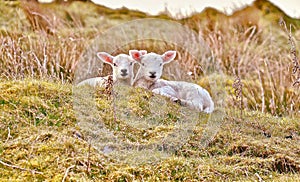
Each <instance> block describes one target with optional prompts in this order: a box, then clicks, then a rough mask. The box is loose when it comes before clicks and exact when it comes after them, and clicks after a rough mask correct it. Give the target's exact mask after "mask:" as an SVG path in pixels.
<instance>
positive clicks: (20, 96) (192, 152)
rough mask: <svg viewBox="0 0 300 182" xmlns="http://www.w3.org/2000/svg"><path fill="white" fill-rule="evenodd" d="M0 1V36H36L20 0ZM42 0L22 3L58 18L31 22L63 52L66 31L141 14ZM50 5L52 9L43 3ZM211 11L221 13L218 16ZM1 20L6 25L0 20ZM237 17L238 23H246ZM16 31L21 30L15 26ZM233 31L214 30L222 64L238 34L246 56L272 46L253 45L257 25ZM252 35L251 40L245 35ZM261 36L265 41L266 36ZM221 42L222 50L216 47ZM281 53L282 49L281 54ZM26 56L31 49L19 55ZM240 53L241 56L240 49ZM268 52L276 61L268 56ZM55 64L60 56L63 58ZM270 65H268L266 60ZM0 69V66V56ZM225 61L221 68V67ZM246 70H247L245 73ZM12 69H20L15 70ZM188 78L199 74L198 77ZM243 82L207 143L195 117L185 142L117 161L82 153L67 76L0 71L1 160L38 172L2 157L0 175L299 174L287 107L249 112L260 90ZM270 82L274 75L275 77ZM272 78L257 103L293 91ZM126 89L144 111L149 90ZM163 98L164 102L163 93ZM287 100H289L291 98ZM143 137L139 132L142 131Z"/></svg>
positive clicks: (185, 177)
mask: <svg viewBox="0 0 300 182" xmlns="http://www.w3.org/2000/svg"><path fill="white" fill-rule="evenodd" d="M259 2H261V1H258V2H257V6H256V7H255V8H254V9H255V12H257V11H259V10H258V8H257V7H258V4H259ZM0 3H3V4H1V6H0V7H1V8H3V11H1V12H5V13H6V15H5V16H0V18H1V23H2V30H3V27H4V29H5V30H7V31H5V32H2V35H5V34H6V33H7V32H8V33H9V34H10V36H11V37H13V38H14V36H15V37H16V39H15V40H18V38H19V34H20V35H21V36H22V35H23V36H24V35H25V37H24V39H25V40H26V38H27V37H26V36H27V35H30V37H29V36H28V42H29V43H30V41H32V39H30V38H31V37H32V36H33V37H35V36H37V39H38V38H39V36H41V35H40V33H39V32H38V31H36V32H33V31H32V28H31V27H32V24H30V22H29V21H28V18H26V15H25V14H24V13H23V11H21V10H18V9H17V8H16V7H18V6H19V5H20V3H19V2H3V1H1V2H0ZM2 5H4V6H2ZM46 6H47V7H48V8H50V10H49V9H48V10H45V9H41V8H38V7H35V6H32V5H30V6H29V7H30V8H33V9H34V10H35V11H38V12H40V13H45V14H44V16H46V15H48V17H46V18H49V19H50V20H51V15H52V14H51V13H53V12H56V13H57V16H59V17H61V19H59V18H58V19H57V20H56V21H54V20H53V21H52V24H51V25H49V24H47V23H45V22H44V21H43V18H42V20H40V21H41V23H40V24H39V25H40V26H41V27H40V28H37V29H43V30H44V31H48V33H49V34H50V35H48V36H50V38H48V37H46V38H45V37H42V38H43V39H42V41H41V42H43V40H45V41H49V40H50V41H49V42H50V45H51V43H52V41H53V42H58V41H60V42H61V43H62V44H64V48H65V49H68V51H69V52H71V51H74V52H72V55H75V53H76V54H77V53H78V52H80V51H81V49H79V48H78V47H84V44H83V43H82V42H80V41H78V42H75V43H69V40H70V39H69V37H68V36H71V37H72V38H75V39H76V38H78V40H79V38H82V37H84V38H85V39H84V41H85V40H89V39H91V38H93V37H94V36H95V34H97V33H98V29H101V30H102V29H106V28H107V27H111V26H113V25H115V24H119V23H120V22H124V21H127V20H131V19H133V18H143V17H145V16H146V15H145V14H143V13H140V12H133V11H129V10H126V9H122V10H117V11H113V10H109V9H107V8H105V7H100V6H99V7H97V8H96V7H95V6H94V5H92V4H88V3H81V2H78V3H74V4H71V5H70V6H66V7H60V6H56V5H53V4H51V5H46ZM4 7H9V8H4ZM51 8H53V11H52V10H51ZM78 8H81V9H89V11H79V12H80V13H78V11H76V9H78ZM15 12H18V13H17V15H18V16H17V21H12V20H11V18H10V17H12V16H14V15H15V14H16V13H15ZM46 12H47V13H48V14H47V13H46ZM210 13H212V15H210ZM99 14H100V15H103V17H104V18H99ZM215 14H217V12H215V11H213V10H210V9H208V10H207V12H206V15H203V16H204V17H210V18H211V19H212V20H214V18H212V16H215ZM268 16H269V15H268ZM86 17H89V18H86ZM160 18H166V16H165V15H162V16H160ZM193 18H194V19H193ZM193 18H191V20H192V23H193V22H194V23H195V22H196V21H198V20H197V18H199V17H197V16H194V17H193ZM200 18H201V16H200ZM221 18H226V17H224V16H221ZM255 18H257V17H255ZM29 20H30V18H29ZM255 20H256V19H255ZM9 21H10V23H9V24H7V23H4V22H9ZM218 21H221V20H218ZM43 22H44V23H43ZM212 22H213V21H212ZM212 22H209V24H210V25H211V27H209V29H211V30H212V31H213V30H214V29H215V28H216V27H217V26H222V25H220V24H219V25H215V24H213V25H212ZM245 24H247V22H246V23H245ZM195 25H196V27H197V26H199V25H197V24H195ZM14 27H19V30H17V31H15V30H14V29H15V28H14ZM192 27H193V24H192ZM20 30H23V31H24V32H23V34H22V33H21V31H20ZM54 30H55V31H54ZM216 32H217V31H216ZM228 32H229V34H230V35H229V36H228V37H230V36H231V35H233V33H232V32H230V31H228ZM231 33H232V34H231ZM241 34H243V33H241ZM42 35H43V34H42ZM214 35H215V34H210V35H209V36H211V37H210V38H211V39H213V38H214V37H213V36H214ZM217 35H218V36H220V37H222V35H220V34H219V32H217ZM234 35H235V36H236V37H237V41H236V42H235V41H232V40H231V39H226V38H227V37H226V36H225V35H224V37H222V38H224V40H223V41H224V42H223V45H222V46H223V47H221V48H220V47H216V48H215V49H214V48H212V49H213V50H214V51H216V55H217V56H220V58H222V60H225V61H224V62H225V63H224V64H226V61H228V62H229V63H228V64H231V61H233V60H234V59H231V57H230V56H231V55H234V56H237V57H238V56H240V55H239V52H238V51H239V50H238V48H239V47H242V46H243V44H241V42H243V41H247V42H248V41H249V42H248V44H249V46H248V47H246V48H247V49H245V50H246V51H244V52H243V53H244V54H246V55H247V56H248V57H249V59H251V60H252V59H253V60H254V59H257V60H259V57H257V56H256V55H255V54H252V53H253V52H254V53H256V54H258V53H259V54H262V56H265V57H268V56H270V55H271V54H272V53H273V52H272V51H273V49H272V48H270V47H271V46H265V45H263V46H257V44H256V43H257V42H256V41H258V42H259V41H260V39H258V38H257V37H259V36H262V35H264V34H258V36H257V37H255V36H254V38H253V39H254V40H253V42H251V41H252V40H248V39H243V38H244V37H241V39H239V38H238V36H239V34H234ZM51 36H52V37H51ZM4 37H5V36H4ZM5 38H7V37H5ZM256 38H257V39H258V40H255V39H256ZM276 38H277V37H276ZM281 38H282V37H281ZM211 39H209V40H211ZM266 39H268V38H266ZM270 39H272V40H273V38H272V37H271V38H270ZM84 41H83V42H84ZM280 41H282V40H277V42H279V43H278V44H277V43H276V42H275V43H274V44H275V45H273V46H274V47H275V46H276V45H281V44H280ZM282 42H283V41H282ZM31 43H32V42H31ZM34 43H35V42H34ZM38 44H39V43H36V44H35V45H34V46H36V47H37V48H39V47H38V46H37V45H38ZM227 44H228V45H227ZM74 45H76V49H75V50H73V49H69V48H72V47H74ZM79 45H80V46H79ZM211 46H212V47H214V46H217V45H215V42H212V43H211ZM226 46H228V48H230V49H225V48H226ZM251 46H253V47H255V46H257V47H258V48H252V47H251ZM264 46H265V47H264ZM54 47H55V46H54ZM58 47H59V46H56V47H55V48H54V49H53V50H51V51H53V52H54V53H55V52H57V51H58V52H59V51H61V49H59V48H58ZM2 48H3V47H2ZM157 49H159V48H157ZM222 49H224V50H223V51H224V53H222V55H218V53H217V51H220V50H222ZM260 50H261V52H260ZM39 51H40V52H42V51H43V49H40V50H39ZM154 51H155V50H154ZM227 51H228V52H227ZM230 51H232V52H230ZM287 52H288V51H287ZM287 52H284V54H286V53H287ZM226 53H228V56H226ZM78 54H79V53H78ZM223 54H224V55H223ZM235 54H236V55H235ZM38 56H39V55H38ZM41 56H42V55H41ZM49 57H50V56H49ZM248 57H247V58H248ZM8 58H9V56H8ZM60 58H61V59H62V60H68V59H70V57H68V56H66V55H65V54H64V52H62V53H61V57H60ZM28 59H32V58H30V57H29V58H28ZM272 59H275V58H274V57H273V56H270V61H272ZM279 59H280V60H284V58H283V57H279ZM70 60H76V56H75V57H72V59H70ZM245 60H247V59H246V58H245ZM275 60H277V57H276V59H275ZM271 63H272V62H271ZM65 64H66V65H68V63H65ZM249 64H251V62H249V63H248V65H249ZM273 64H276V62H274V63H273ZM13 65H14V64H13ZM33 66H35V65H33ZM225 67H226V65H225ZM1 68H3V65H2V67H1ZM20 69H21V68H20ZM230 69H231V67H230V68H229V69H228V70H230ZM243 69H245V70H246V71H244V72H245V75H243V76H244V78H247V77H248V76H249V75H251V73H252V72H251V70H250V68H249V67H247V65H245V68H242V69H241V70H242V72H243ZM262 69H263V70H264V71H262V73H261V74H262V75H264V74H265V75H267V74H268V73H269V72H267V71H266V70H265V68H264V67H263V66H262ZM21 70H22V69H21ZM228 70H227V71H228ZM60 71H61V70H60ZM247 71H249V72H250V73H249V74H247ZM12 72H13V69H12ZM4 73H5V70H1V75H2V76H3V75H6V74H9V73H5V74H4ZM280 73H281V72H280ZM226 74H229V75H231V74H230V72H229V71H228V72H226ZM272 74H273V73H272ZM281 74H282V73H281ZM22 76H23V77H24V75H22ZM275 76H276V75H275ZM25 77H26V76H25ZM231 77H232V75H231ZM229 78H230V77H228V80H227V82H226V90H230V91H232V90H233V89H232V88H231V85H232V83H233V80H232V79H229ZM251 78H252V77H251ZM196 81H197V82H199V83H205V80H204V81H203V80H196ZM283 81H286V80H280V82H283ZM288 81H290V80H288ZM288 81H287V82H288ZM243 82H244V84H245V88H244V90H243V93H244V94H245V97H246V99H248V102H249V103H250V104H249V105H250V106H249V108H248V109H249V110H245V111H244V115H243V116H242V117H241V116H239V114H234V113H239V111H235V109H234V107H228V109H227V110H226V112H227V113H228V116H227V117H226V118H225V119H224V122H223V123H222V125H221V129H220V131H219V133H218V134H217V135H216V137H215V138H214V140H213V141H212V142H211V143H210V145H209V146H208V147H206V148H204V149H201V148H199V145H200V144H199V143H200V138H201V136H202V128H201V126H198V127H197V128H196V129H195V131H194V134H193V135H192V136H191V138H190V139H189V141H188V142H187V144H186V145H184V146H182V147H181V148H180V149H178V150H177V151H176V155H174V156H172V157H170V158H168V159H167V160H163V161H161V162H159V163H157V164H145V165H142V166H138V167H134V166H128V165H126V164H120V163H119V162H117V161H115V160H114V159H110V158H107V157H105V156H104V155H102V154H101V153H99V152H97V151H96V150H95V149H93V148H92V149H91V151H90V154H89V152H88V151H89V146H88V143H87V142H86V140H83V139H81V138H80V137H78V136H79V134H78V133H80V131H81V130H80V128H79V127H78V126H76V117H75V114H74V110H73V98H72V85H70V84H67V83H66V84H60V83H59V82H55V81H49V80H48V81H44V80H43V79H25V80H24V79H17V80H15V79H9V80H1V82H0V108H1V110H0V159H1V161H2V162H5V163H7V164H13V165H16V166H18V167H22V168H26V169H28V170H34V171H38V172H42V174H38V173H36V174H34V173H32V171H31V172H30V171H24V170H20V169H13V168H12V167H11V166H10V167H9V166H7V165H3V164H0V168H1V171H0V179H1V181H4V180H8V181H12V180H25V179H27V180H33V179H35V180H37V181H39V180H49V179H53V181H61V180H62V179H63V178H64V175H65V174H67V179H69V180H74V181H89V180H90V181H92V180H109V181H133V180H140V181H141V180H146V181H167V180H170V181H193V180H194V181H199V180H208V181H217V180H220V181H221V180H228V181H233V180H241V181H254V180H259V178H260V177H261V178H262V179H263V180H270V181H273V180H274V181H300V178H299V173H300V161H299V156H300V153H299V151H300V148H299V146H300V143H299V141H300V123H299V116H297V115H296V114H291V115H290V116H288V115H285V116H283V117H278V116H272V115H270V114H262V113H260V112H255V111H251V110H260V109H257V108H256V106H255V105H258V104H260V97H259V96H258V95H260V90H259V88H260V86H259V82H258V78H256V77H253V80H252V79H248V80H246V79H245V80H243ZM275 82H276V83H278V82H277V81H276V80H275ZM275 82H269V80H268V77H266V80H265V81H264V83H263V86H264V88H265V90H266V91H265V97H266V98H267V99H266V100H267V106H266V107H269V106H268V105H270V103H268V101H269V100H270V99H271V98H272V96H274V95H275V96H276V97H277V95H278V96H280V95H281V93H285V96H286V97H287V98H292V99H291V100H293V99H295V97H296V96H297V93H298V92H297V90H296V89H294V88H289V86H287V85H288V84H290V83H289V82H288V83H287V85H284V88H281V87H280V89H277V90H276V91H274V90H273V89H272V88H271V86H269V85H272V84H275ZM204 85H205V84H204ZM281 89H284V91H283V92H279V91H278V90H281ZM257 90H258V91H257ZM295 90H296V91H295ZM145 94H146V96H145ZM133 95H137V96H141V97H137V98H134V99H138V101H139V99H141V100H140V101H139V102H137V103H142V104H140V105H133V107H135V110H136V111H138V112H140V111H144V109H145V108H144V107H145V106H144V104H143V103H145V102H146V101H145V100H143V99H145V98H147V97H149V95H150V96H151V94H149V93H145V92H141V91H139V90H138V91H136V93H134V94H133ZM142 96H143V97H142ZM151 97H152V96H151ZM233 97H234V96H233ZM161 99H163V98H161ZM283 99H285V98H283ZM286 100H288V99H286ZM281 101H282V100H279V99H278V100H277V103H281ZM283 101H285V100H283ZM296 101H297V100H296ZM106 102H107V100H103V99H102V100H100V103H99V104H100V106H103V105H105V104H106ZM134 103H135V102H134ZM167 103H168V104H172V103H169V102H167ZM282 103H283V102H282ZM282 103H281V104H282ZM288 103H290V102H288V101H287V104H286V105H288ZM296 104H297V103H296ZM286 105H284V107H286ZM233 106H234V104H233ZM279 107H282V106H281V105H278V108H279ZM296 107H299V106H297V105H296ZM296 109H297V108H296ZM270 110H271V109H267V110H266V111H267V112H271V111H270ZM169 112H170V113H172V112H174V111H172V110H170V111H169ZM104 114H107V115H105V119H106V120H107V123H106V124H107V125H108V126H110V124H111V123H112V122H111V121H112V116H111V113H109V112H108V113H104ZM140 114H141V115H143V114H147V113H144V112H140ZM165 122H167V123H169V122H171V120H168V119H167V120H166V121H165ZM115 126H118V128H122V129H121V130H120V129H118V130H116V131H115V133H116V134H118V135H120V136H123V137H124V139H130V140H142V139H145V137H144V136H143V133H142V132H141V131H139V130H137V129H135V128H132V127H129V126H128V125H127V124H126V123H124V122H122V121H119V122H118V123H117V124H116V123H113V124H112V126H111V129H113V128H114V127H115ZM128 131H130V132H128ZM158 131H159V132H158ZM166 131H167V130H166ZM156 132H157V133H156ZM161 134H164V130H161V129H160V130H159V129H158V130H154V131H153V133H152V135H151V136H152V137H154V138H155V137H156V136H157V135H161ZM152 137H150V138H146V139H147V140H148V139H149V140H150V139H151V138H152ZM147 140H146V141H147ZM88 165H90V169H89V170H90V171H87V166H88Z"/></svg>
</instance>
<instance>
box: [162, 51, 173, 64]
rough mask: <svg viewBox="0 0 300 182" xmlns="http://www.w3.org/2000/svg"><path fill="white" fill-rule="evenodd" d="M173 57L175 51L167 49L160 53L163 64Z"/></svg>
mask: <svg viewBox="0 0 300 182" xmlns="http://www.w3.org/2000/svg"><path fill="white" fill-rule="evenodd" d="M175 57H176V51H167V52H165V53H164V54H163V55H162V59H163V61H164V64H166V63H169V62H171V61H173V60H174V59H175Z"/></svg>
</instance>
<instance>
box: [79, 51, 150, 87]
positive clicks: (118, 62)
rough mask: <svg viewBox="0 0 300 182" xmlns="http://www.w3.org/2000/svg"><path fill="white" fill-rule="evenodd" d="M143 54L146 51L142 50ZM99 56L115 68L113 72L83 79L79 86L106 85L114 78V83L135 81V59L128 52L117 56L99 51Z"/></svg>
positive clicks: (127, 83) (126, 83) (128, 83)
mask: <svg viewBox="0 0 300 182" xmlns="http://www.w3.org/2000/svg"><path fill="white" fill-rule="evenodd" d="M141 53H142V54H145V53H146V52H145V51H141ZM97 56H98V58H99V59H100V60H101V61H103V62H104V63H108V64H110V65H111V66H112V68H113V74H112V75H108V76H106V77H95V78H89V79H86V80H83V81H81V82H80V83H78V84H77V86H82V85H90V86H92V87H96V86H100V87H105V86H107V84H108V83H109V80H110V79H111V78H112V81H113V83H116V82H118V83H120V84H124V85H131V84H132V82H133V76H134V75H133V65H134V60H133V59H132V58H131V57H130V56H129V55H126V54H119V55H117V56H115V57H113V56H112V55H110V54H108V53H106V52H98V53H97Z"/></svg>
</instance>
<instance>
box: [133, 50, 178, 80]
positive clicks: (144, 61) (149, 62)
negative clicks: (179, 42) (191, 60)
mask: <svg viewBox="0 0 300 182" xmlns="http://www.w3.org/2000/svg"><path fill="white" fill-rule="evenodd" d="M129 55H130V56H131V57H132V58H133V59H134V60H135V61H137V62H138V63H139V64H140V70H139V74H140V75H139V76H140V77H144V78H145V79H146V80H149V81H156V80H158V79H159V78H160V77H161V75H162V71H163V65H164V64H167V63H169V62H171V61H173V60H174V58H175V57H176V51H167V52H165V53H164V54H163V55H159V54H156V53H148V54H143V52H141V51H137V50H130V51H129Z"/></svg>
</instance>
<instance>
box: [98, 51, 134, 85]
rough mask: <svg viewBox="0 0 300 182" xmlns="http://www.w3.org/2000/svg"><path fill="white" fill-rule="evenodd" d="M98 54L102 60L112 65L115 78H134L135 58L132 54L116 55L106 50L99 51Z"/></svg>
mask: <svg viewBox="0 0 300 182" xmlns="http://www.w3.org/2000/svg"><path fill="white" fill-rule="evenodd" d="M97 56H98V57H99V58H100V60H102V61H103V62H105V63H108V64H110V65H111V66H112V68H113V77H114V80H126V79H132V78H133V64H134V60H133V59H132V58H131V57H130V56H128V55H126V54H119V55H117V56H115V57H114V56H112V55H110V54H108V53H106V52H98V53H97Z"/></svg>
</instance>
